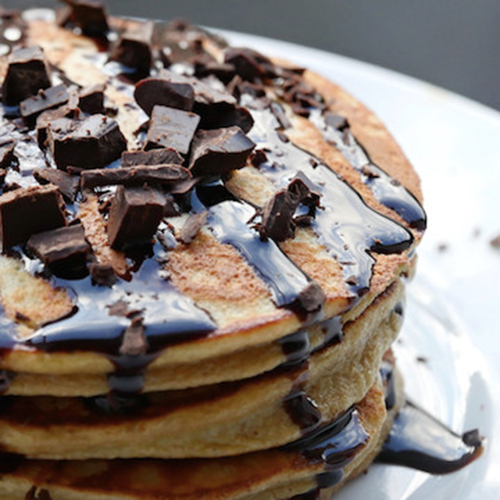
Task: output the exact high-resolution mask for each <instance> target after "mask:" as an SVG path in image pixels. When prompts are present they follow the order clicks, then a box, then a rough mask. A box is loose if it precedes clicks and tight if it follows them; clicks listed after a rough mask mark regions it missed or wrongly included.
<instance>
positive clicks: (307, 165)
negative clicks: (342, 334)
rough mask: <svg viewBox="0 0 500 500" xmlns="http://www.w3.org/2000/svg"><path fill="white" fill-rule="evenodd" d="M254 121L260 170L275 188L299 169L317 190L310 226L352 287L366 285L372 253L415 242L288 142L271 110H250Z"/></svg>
mask: <svg viewBox="0 0 500 500" xmlns="http://www.w3.org/2000/svg"><path fill="white" fill-rule="evenodd" d="M252 115H253V117H254V119H255V126H254V128H253V129H252V131H251V132H250V134H249V135H250V138H251V139H252V140H253V141H254V142H255V143H256V145H257V146H256V147H257V148H258V149H263V150H264V151H265V152H266V156H267V161H266V162H264V163H262V164H261V165H260V166H259V170H260V172H261V173H263V174H264V175H265V176H266V177H267V178H268V179H270V180H271V181H272V182H273V183H274V185H275V187H276V188H277V189H281V188H283V187H285V186H287V185H288V183H289V182H290V180H291V179H292V178H293V177H294V176H295V175H296V174H297V173H298V172H303V173H304V174H305V175H306V176H307V178H308V179H309V180H310V181H311V182H312V183H313V184H314V188H315V189H316V190H317V191H318V192H319V193H320V194H321V208H319V209H317V210H315V212H314V219H313V221H312V226H311V227H312V229H313V231H314V232H315V233H316V234H317V236H318V237H319V241H320V242H321V243H322V244H324V245H325V246H326V248H327V249H328V251H329V253H330V254H332V255H333V256H334V257H335V258H337V259H338V261H339V262H340V264H341V265H342V269H343V273H344V276H345V279H346V282H347V284H348V285H349V287H350V289H351V290H352V291H353V292H354V293H356V294H358V295H362V294H363V293H364V292H365V291H366V290H367V289H368V288H369V285H370V278H371V270H372V267H373V264H374V258H373V257H372V256H371V255H370V254H371V252H376V253H383V254H388V253H399V252H402V251H404V250H407V249H409V248H410V247H411V245H412V243H413V236H412V234H411V233H410V232H409V231H408V230H407V229H406V228H404V227H403V226H401V225H400V224H398V223H396V222H395V221H393V220H391V219H389V218H388V217H385V216H383V215H381V214H379V213H377V212H376V211H375V210H373V209H371V208H370V207H369V206H368V205H366V203H365V202H364V201H363V199H362V198H361V197H360V195H359V194H358V193H357V192H356V191H354V190H353V189H352V188H351V187H350V186H349V185H348V184H346V183H345V182H343V181H341V180H340V178H339V177H338V175H337V174H336V173H335V172H334V171H332V170H330V169H329V168H328V167H327V166H326V165H323V164H321V163H319V161H318V160H317V159H316V158H314V157H313V156H312V155H311V154H309V153H307V152H306V151H304V150H302V149H300V148H298V147H297V146H295V145H294V144H293V143H291V142H283V141H282V140H281V139H280V137H279V135H278V133H277V131H278V129H279V128H280V124H279V122H278V121H277V120H276V118H275V117H274V115H273V114H272V112H271V111H270V110H269V109H264V110H253V111H252Z"/></svg>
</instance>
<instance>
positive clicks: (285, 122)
mask: <svg viewBox="0 0 500 500" xmlns="http://www.w3.org/2000/svg"><path fill="white" fill-rule="evenodd" d="M269 106H270V108H271V112H272V114H273V115H274V117H275V118H276V120H278V123H279V125H280V127H281V128H282V129H287V128H291V127H292V124H291V122H290V120H289V119H288V117H287V116H286V113H285V110H284V109H283V106H281V104H279V103H277V102H276V101H272V102H271V104H270V105H269Z"/></svg>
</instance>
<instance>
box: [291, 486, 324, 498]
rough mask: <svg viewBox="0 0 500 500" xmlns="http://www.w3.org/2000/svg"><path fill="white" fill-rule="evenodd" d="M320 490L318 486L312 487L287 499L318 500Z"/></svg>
mask: <svg viewBox="0 0 500 500" xmlns="http://www.w3.org/2000/svg"><path fill="white" fill-rule="evenodd" d="M320 499H321V491H320V489H319V488H314V489H313V490H310V491H307V492H306V493H302V494H301V495H295V496H293V497H291V498H290V499H289V500H320Z"/></svg>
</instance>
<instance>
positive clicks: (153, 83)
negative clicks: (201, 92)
mask: <svg viewBox="0 0 500 500" xmlns="http://www.w3.org/2000/svg"><path fill="white" fill-rule="evenodd" d="M172 75H173V76H168V75H165V76H164V77H162V78H145V79H144V80H141V81H140V82H138V83H137V85H136V86H135V91H134V97H135V100H136V101H137V104H139V106H140V107H141V108H142V109H143V110H144V111H145V112H146V113H147V114H148V115H150V116H151V114H152V112H153V108H154V107H155V106H156V105H160V106H167V107H169V108H175V109H182V110H184V111H191V110H192V109H193V103H194V89H193V86H192V85H191V83H190V81H189V80H188V79H186V78H184V77H180V76H179V77H177V75H174V74H173V73H172Z"/></svg>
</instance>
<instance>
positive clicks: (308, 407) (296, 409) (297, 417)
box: [283, 388, 323, 435]
mask: <svg viewBox="0 0 500 500" xmlns="http://www.w3.org/2000/svg"><path fill="white" fill-rule="evenodd" d="M283 403H284V406H285V409H286V411H287V413H288V415H289V416H290V418H291V419H292V421H293V422H294V424H296V425H297V426H298V427H299V429H300V431H301V432H302V434H303V435H307V434H309V433H310V432H312V431H314V429H317V428H318V427H319V426H320V425H321V424H322V422H323V417H322V416H321V412H320V410H319V408H318V405H317V404H316V403H315V402H314V401H313V400H312V399H311V398H310V397H309V396H308V395H307V393H306V392H305V391H304V390H303V389H300V388H294V389H292V391H291V392H290V394H288V396H286V398H285V400H284V401H283Z"/></svg>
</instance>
